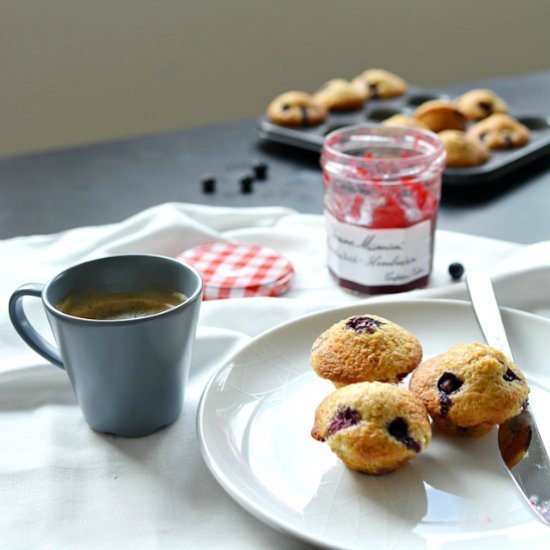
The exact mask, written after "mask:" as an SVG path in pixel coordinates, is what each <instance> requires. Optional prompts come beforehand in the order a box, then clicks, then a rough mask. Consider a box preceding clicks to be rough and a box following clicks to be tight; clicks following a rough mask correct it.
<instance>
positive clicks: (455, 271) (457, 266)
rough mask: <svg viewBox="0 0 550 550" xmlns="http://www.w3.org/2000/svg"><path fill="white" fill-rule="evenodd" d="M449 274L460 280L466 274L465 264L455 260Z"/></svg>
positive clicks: (455, 279)
mask: <svg viewBox="0 0 550 550" xmlns="http://www.w3.org/2000/svg"><path fill="white" fill-rule="evenodd" d="M449 275H450V276H451V277H452V279H453V280H454V281H459V280H460V279H461V278H462V275H464V266H463V265H462V264H461V263H458V262H453V263H452V264H451V265H450V266H449Z"/></svg>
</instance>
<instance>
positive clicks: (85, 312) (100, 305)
mask: <svg viewBox="0 0 550 550" xmlns="http://www.w3.org/2000/svg"><path fill="white" fill-rule="evenodd" d="M186 299H187V298H186V296H185V295H184V294H182V293H181V292H178V291H177V290H174V289H172V288H168V287H159V288H156V289H152V288H151V289H147V290H144V291H142V292H101V291H92V290H88V291H83V292H73V293H72V294H69V295H68V296H67V297H66V298H64V299H63V300H62V301H61V302H59V303H58V304H57V305H56V308H57V309H58V310H59V311H62V312H63V313H66V314H67V315H72V316H74V317H82V318H83V319H104V320H116V319H135V318H138V317H147V316H148V315H156V314H157V313H161V312H163V311H166V310H168V309H171V308H173V307H175V306H177V305H178V304H181V303H182V302H184V301H185V300H186Z"/></svg>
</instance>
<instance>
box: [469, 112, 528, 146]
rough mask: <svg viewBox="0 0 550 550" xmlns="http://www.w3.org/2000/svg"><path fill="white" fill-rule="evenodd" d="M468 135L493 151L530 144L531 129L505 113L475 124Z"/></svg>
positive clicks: (496, 114)
mask: <svg viewBox="0 0 550 550" xmlns="http://www.w3.org/2000/svg"><path fill="white" fill-rule="evenodd" d="M468 135H469V136H471V137H473V138H475V139H478V140H479V141H481V142H483V143H485V145H487V147H489V148H491V149H509V148H511V147H521V146H522V145H525V144H526V143H528V142H529V139H530V137H531V135H530V132H529V128H527V126H525V125H524V124H522V123H521V122H520V121H519V120H517V119H515V118H514V117H511V116H509V115H506V114H504V113H495V114H494V115H491V116H489V117H487V118H484V119H483V120H481V121H479V122H477V123H476V124H474V125H473V126H472V127H471V128H470V129H469V130H468Z"/></svg>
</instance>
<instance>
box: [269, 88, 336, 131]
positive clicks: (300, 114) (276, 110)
mask: <svg viewBox="0 0 550 550" xmlns="http://www.w3.org/2000/svg"><path fill="white" fill-rule="evenodd" d="M327 115H328V111H327V108H326V107H325V106H324V105H321V104H320V103H319V102H317V101H316V100H315V99H314V98H313V97H312V96H311V95H310V94H307V93H305V92H299V91H291V92H285V93H284V94H281V95H279V96H277V97H276V98H275V99H274V100H273V101H272V102H271V103H270V104H269V106H268V107H267V116H268V118H269V120H271V122H274V123H275V124H280V125H282V126H315V125H317V124H321V122H323V121H324V120H326V118H327Z"/></svg>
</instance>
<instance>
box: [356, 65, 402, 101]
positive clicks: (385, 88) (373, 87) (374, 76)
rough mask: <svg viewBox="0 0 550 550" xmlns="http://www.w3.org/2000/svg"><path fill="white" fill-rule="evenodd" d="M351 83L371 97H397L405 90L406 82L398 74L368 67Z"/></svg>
mask: <svg viewBox="0 0 550 550" xmlns="http://www.w3.org/2000/svg"><path fill="white" fill-rule="evenodd" d="M352 84H353V86H354V87H356V88H358V89H359V90H360V91H361V92H362V93H365V94H366V95H367V97H369V98H373V99H387V98H390V97H399V96H401V95H403V94H404V93H405V92H406V91H407V83H406V82H405V81H404V80H403V79H402V78H401V77H400V76H397V75H396V74H394V73H390V72H389V71H385V70H384V69H368V70H367V71H364V72H363V73H361V74H360V75H358V76H356V77H355V78H354V79H353V80H352Z"/></svg>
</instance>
